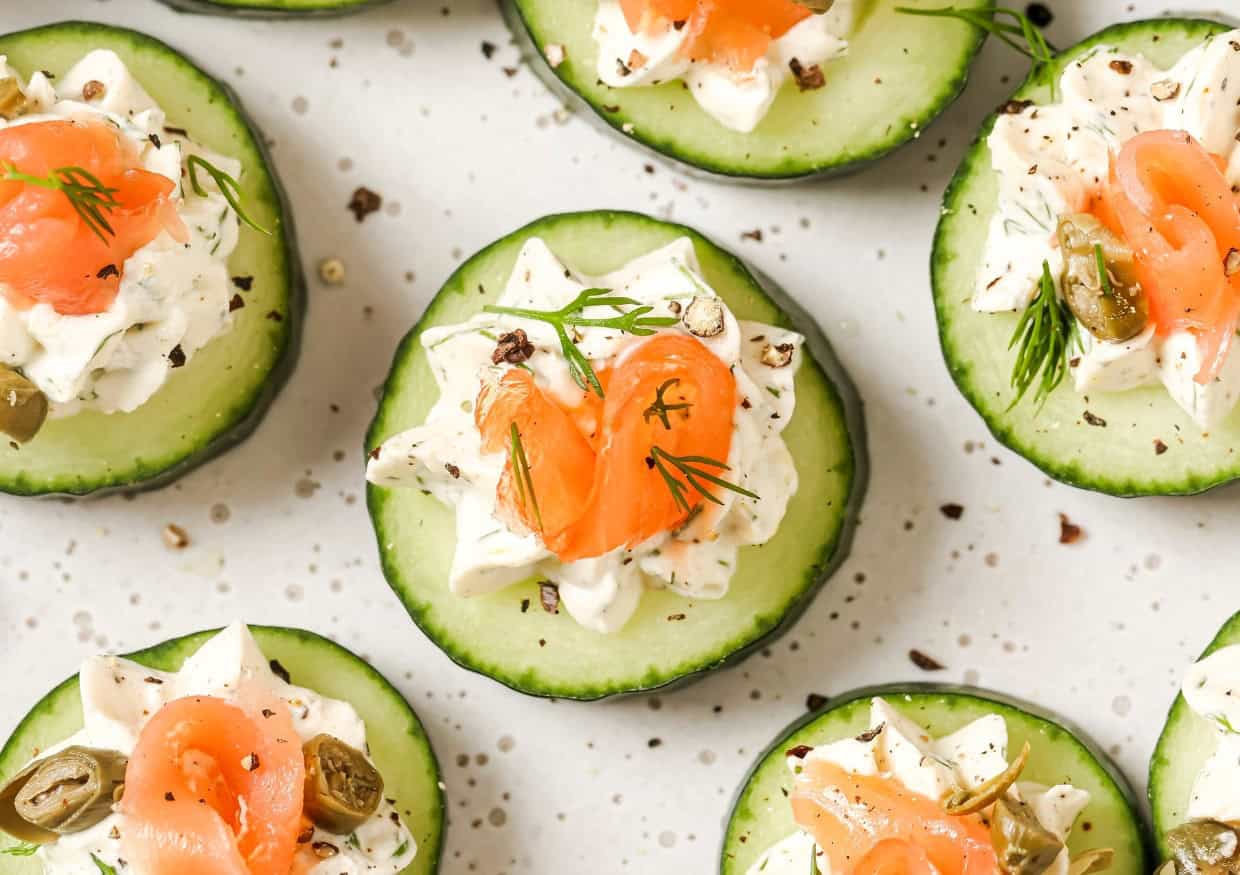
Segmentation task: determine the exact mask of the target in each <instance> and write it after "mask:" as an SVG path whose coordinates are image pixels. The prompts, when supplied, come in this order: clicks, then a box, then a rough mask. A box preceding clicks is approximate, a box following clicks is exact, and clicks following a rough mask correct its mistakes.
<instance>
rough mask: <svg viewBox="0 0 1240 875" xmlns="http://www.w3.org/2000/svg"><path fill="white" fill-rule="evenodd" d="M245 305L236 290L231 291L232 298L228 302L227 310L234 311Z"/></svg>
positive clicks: (243, 299)
mask: <svg viewBox="0 0 1240 875" xmlns="http://www.w3.org/2000/svg"><path fill="white" fill-rule="evenodd" d="M244 306H245V298H243V297H241V295H240V294H238V293H237V292H234V293H233V296H232V300H230V301H229V302H228V312H229V313H235V312H236V311H238V310H240V309H241V308H242V307H244Z"/></svg>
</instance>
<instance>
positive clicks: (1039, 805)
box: [748, 697, 1089, 875]
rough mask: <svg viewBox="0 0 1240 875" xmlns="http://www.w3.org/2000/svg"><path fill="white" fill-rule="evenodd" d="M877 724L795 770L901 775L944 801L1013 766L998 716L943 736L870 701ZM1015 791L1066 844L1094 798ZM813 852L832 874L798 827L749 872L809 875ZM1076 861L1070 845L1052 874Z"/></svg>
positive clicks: (798, 761) (1039, 788)
mask: <svg viewBox="0 0 1240 875" xmlns="http://www.w3.org/2000/svg"><path fill="white" fill-rule="evenodd" d="M870 726H871V727H872V729H871V730H870V731H869V732H867V733H865V734H863V735H862V736H860V737H858V738H845V739H841V740H839V741H834V742H831V743H830V744H825V745H821V746H819V747H815V748H813V749H812V750H810V751H809V752H808V753H807V754H805V756H804V757H803V758H802V757H796V756H789V757H788V768H789V769H790V770H791V771H792V772H793V774H797V773H798V772H799V770H800V769H801V768H802V767H803V764H804V763H805V762H806V761H812V760H815V759H819V760H824V761H826V762H830V763H832V764H834V765H836V766H839V767H840V768H842V769H844V770H846V771H849V772H852V773H853V774H857V775H885V776H888V777H891V778H894V779H896V780H898V781H900V783H902V784H904V786H905V787H907V788H908V789H909V790H911V791H913V792H914V793H918V794H920V795H922V796H927V797H929V798H931V799H936V800H941V799H944V798H946V797H947V796H949V795H950V794H952V793H954V792H955V791H957V790H972V789H976V788H977V787H979V786H981V785H982V784H984V783H986V781H988V780H990V779H991V778H993V777H995V776H996V775H998V774H1000V773H1002V772H1003V771H1004V770H1005V769H1006V768H1007V767H1008V759H1007V742H1008V738H1007V724H1006V723H1005V722H1004V720H1003V718H1002V717H1000V716H999V715H998V714H987V715H986V716H984V717H980V718H978V719H977V720H974V721H973V722H972V723H969V724H967V725H965V726H963V727H961V728H960V729H958V730H956V731H955V732H953V733H951V734H950V735H946V736H943V737H942V738H938V739H936V738H932V737H931V736H930V735H929V734H928V733H927V732H926V731H925V730H924V729H922V728H921V727H920V726H918V725H917V724H916V723H915V722H913V721H912V720H910V719H909V718H908V717H906V716H904V714H902V713H901V712H900V710H899V709H897V708H896V707H894V706H893V705H892V704H891V703H890V702H888V701H887V700H885V699H883V698H881V697H876V698H874V699H872V700H871V702H870ZM1014 791H1015V792H1016V793H1017V794H1019V796H1020V798H1021V799H1023V800H1024V801H1025V802H1027V803H1028V804H1029V805H1030V807H1031V808H1032V809H1033V811H1034V814H1035V816H1036V817H1037V818H1038V821H1039V822H1040V823H1041V824H1042V825H1043V826H1044V827H1046V828H1047V829H1048V830H1050V831H1051V832H1052V833H1054V834H1055V835H1056V836H1057V837H1058V838H1059V839H1060V840H1061V841H1062V840H1066V839H1067V836H1068V832H1069V831H1070V830H1071V829H1072V825H1073V824H1074V823H1075V822H1076V819H1077V817H1079V816H1080V814H1081V812H1082V811H1084V810H1085V806H1087V805H1088V804H1089V794H1088V793H1087V792H1085V791H1084V790H1081V789H1079V788H1076V787H1073V786H1071V785H1069V784H1058V785H1056V786H1054V787H1046V786H1043V785H1041V784H1036V783H1033V782H1031V781H1018V782H1017V783H1016V785H1015V787H1014ZM785 804H786V803H785ZM811 853H813V854H814V855H815V856H814V859H815V861H816V863H817V866H818V871H819V872H820V873H822V875H831V864H830V860H829V859H828V857H827V855H826V853H825V852H824V851H823V850H822V849H821V848H819V847H818V846H817V845H816V844H815V842H814V839H813V837H812V836H810V835H809V833H807V832H805V831H804V830H803V829H799V828H798V829H797V830H796V831H795V832H793V833H792V834H790V835H788V836H786V837H785V838H783V839H781V840H780V841H778V842H776V843H775V844H774V845H772V846H771V847H770V848H768V849H767V850H766V851H765V852H764V853H763V854H762V856H761V857H759V858H758V860H757V862H755V863H754V864H753V865H752V866H751V867H750V868H749V872H748V875H805V873H806V872H808V871H810V869H809V859H810V854H811ZM1069 863H1070V860H1069V855H1068V850H1067V848H1065V849H1064V850H1063V851H1061V852H1060V854H1059V856H1058V857H1056V858H1055V862H1054V863H1052V864H1051V866H1050V868H1049V869H1047V870H1046V871H1047V873H1048V875H1067V872H1068V866H1069Z"/></svg>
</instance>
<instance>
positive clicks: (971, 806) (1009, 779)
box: [943, 741, 1029, 815]
mask: <svg viewBox="0 0 1240 875" xmlns="http://www.w3.org/2000/svg"><path fill="white" fill-rule="evenodd" d="M1027 762H1029V742H1027V741H1026V742H1025V746H1024V747H1022V748H1021V750H1020V756H1018V757H1017V758H1016V759H1014V760H1012V764H1011V765H1009V766H1008V767H1007V768H1006V769H1004V770H1003V771H1002V772H1000V773H999V774H997V775H995V776H994V777H993V778H991V779H990V780H989V781H987V782H986V783H985V784H982V785H981V786H980V787H978V788H976V789H974V790H959V791H957V792H956V793H953V794H952V795H951V796H950V797H949V798H948V800H947V801H946V802H944V803H943V808H944V810H945V811H946V812H947V813H948V814H953V815H960V814H977V812H979V811H981V810H983V809H985V808H989V807H990V806H991V805H993V804H994V803H995V801H996V800H997V799H998V798H999V797H1000V796H1002V795H1003V794H1004V793H1006V792H1007V790H1008V787H1011V786H1012V785H1013V784H1015V783H1016V779H1017V778H1019V777H1020V773H1021V772H1023V771H1024V770H1025V763H1027Z"/></svg>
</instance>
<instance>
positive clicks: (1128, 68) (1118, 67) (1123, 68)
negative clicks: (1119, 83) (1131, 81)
mask: <svg viewBox="0 0 1240 875" xmlns="http://www.w3.org/2000/svg"><path fill="white" fill-rule="evenodd" d="M1107 66H1108V67H1110V68H1111V69H1112V70H1114V71H1115V72H1116V73H1118V74H1120V75H1121V76H1129V75H1131V74H1132V61H1122V60H1119V59H1118V58H1117V59H1116V60H1114V61H1112V62H1111V63H1109V64H1107Z"/></svg>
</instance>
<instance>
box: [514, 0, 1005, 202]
mask: <svg viewBox="0 0 1240 875" xmlns="http://www.w3.org/2000/svg"><path fill="white" fill-rule="evenodd" d="M497 2H498V3H499V6H500V12H501V13H502V14H503V16H504V21H505V22H506V23H507V25H508V29H509V30H510V31H511V32H512V37H513V40H514V41H515V42H516V44H517V48H518V49H519V50H520V51H521V57H522V59H523V60H524V61H525V62H526V64H527V65H528V66H529V68H530V70H531V71H532V72H533V73H534V75H535V76H537V77H538V78H539V79H540V80H541V81H542V83H543V84H544V85H546V86H547V88H548V89H549V90H550V91H551V92H552V93H553V94H555V95H556V96H557V97H558V98H560V99H561V100H562V101H564V102H565V103H566V104H568V105H570V106H572V107H574V108H577V109H584V110H586V113H587V116H586V117H587V118H589V119H590V120H591V122H592V123H593V124H595V125H596V126H597V127H598V128H600V129H601V130H604V131H606V132H608V133H614V134H616V135H618V136H620V137H622V138H623V139H624V140H625V141H627V142H631V143H634V144H636V145H637V146H638V147H640V148H641V149H643V150H644V151H646V152H648V153H650V154H651V155H654V156H656V157H658V158H659V159H660V160H661V161H664V162H666V163H668V164H670V165H672V166H673V167H675V168H677V169H679V170H681V171H683V172H685V173H687V174H688V175H690V176H696V177H701V178H705V179H715V180H719V181H725V182H731V183H740V184H745V185H755V186H758V185H766V186H770V185H783V184H788V183H795V182H798V181H804V180H807V179H819V180H823V179H830V178H831V177H833V176H844V175H847V174H849V173H853V172H855V171H858V170H861V169H862V168H864V167H868V166H869V165H870V164H872V163H874V162H875V161H878V160H880V159H882V158H884V157H886V156H887V155H889V154H890V153H892V152H894V151H895V150H896V149H898V148H900V147H901V146H904V145H907V144H908V143H909V142H911V141H913V140H915V139H917V138H918V137H920V136H921V135H923V134H924V133H925V132H926V129H927V128H929V126H930V124H931V123H932V122H933V121H934V120H935V119H937V118H938V117H939V116H940V115H942V114H943V113H944V112H945V111H946V110H947V108H948V107H949V106H951V105H952V104H953V103H955V101H956V98H958V97H959V96H960V94H961V92H963V91H964V88H965V85H967V84H968V81H969V71H970V69H971V68H972V66H973V61H974V59H976V57H977V53H978V52H979V51H981V48H982V43H984V42H985V41H986V36H987V34H986V32H985V31H983V30H981V29H979V28H974V31H975V34H974V42H973V46H972V48H971V49H970V50H969V52H968V59H967V61H966V63H965V64H964V65H963V67H962V68H961V69H960V70H959V71H958V72H957V74H956V76H955V77H954V78H953V79H951V80H948V81H947V82H945V83H944V86H943V93H944V94H945V95H946V97H945V98H944V99H943V100H941V101H940V102H939V103H937V104H935V105H934V106H933V107H931V108H930V109H929V110H928V111H927V112H926V113H925V114H924V115H923V116H922V117H921V118H918V119H914V120H913V121H914V122H916V124H915V125H901V126H897V132H896V133H895V135H894V136H892V137H891V138H889V139H888V140H887V141H886V142H885V143H884V144H882V145H881V146H879V147H877V148H876V149H875V150H874V151H872V152H871V153H870V154H869V155H867V156H866V157H864V158H859V159H856V160H852V161H844V162H841V163H837V164H831V163H824V164H821V165H819V166H817V167H811V168H809V169H807V170H798V171H790V172H778V171H776V172H771V173H741V172H738V171H736V170H733V169H730V168H729V167H727V166H725V165H722V164H716V163H712V162H710V161H708V160H702V161H696V162H689V161H686V160H684V159H683V158H681V157H679V156H677V155H675V154H672V153H670V152H668V151H667V150H666V149H665V148H664V147H663V146H662V144H660V143H659V141H658V140H657V139H655V138H654V137H652V136H650V135H649V134H646V133H645V132H644V131H641V130H635V131H633V132H632V133H626V132H625V131H624V122H623V121H622V120H621V119H618V118H616V117H615V116H614V115H613V114H611V113H608V112H606V111H604V110H603V108H602V107H601V106H597V105H595V104H594V103H592V102H590V101H589V100H587V99H586V98H585V97H583V96H582V95H581V94H580V93H578V92H577V91H576V90H575V89H573V87H572V86H571V85H569V84H568V83H567V82H565V81H564V80H563V79H561V78H560V76H559V74H557V73H556V72H555V70H554V69H553V68H552V67H551V65H550V64H548V63H547V60H546V58H545V57H544V56H543V53H542V52H541V51H540V50H539V48H538V45H537V44H536V43H535V42H534V38H533V36H532V35H531V33H530V28H529V24H528V23H527V21H526V18H525V12H524V11H523V10H522V8H521V3H520V2H519V0H497ZM996 2H998V0H989V3H988V5H989V6H990V7H991V8H994V6H995V3H996Z"/></svg>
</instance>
